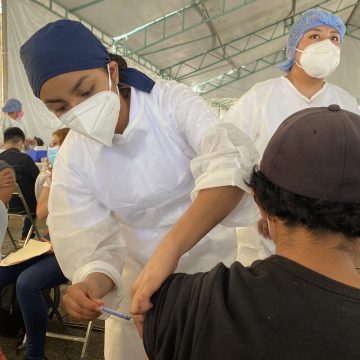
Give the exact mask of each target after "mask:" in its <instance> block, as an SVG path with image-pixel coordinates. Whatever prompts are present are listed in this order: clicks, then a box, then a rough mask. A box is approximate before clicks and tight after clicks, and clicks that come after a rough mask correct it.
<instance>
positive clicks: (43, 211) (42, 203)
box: [36, 187, 50, 219]
mask: <svg viewBox="0 0 360 360" xmlns="http://www.w3.org/2000/svg"><path fill="white" fill-rule="evenodd" d="M49 193H50V188H49V187H44V188H43V190H42V192H41V194H40V197H39V200H38V202H37V206H36V216H37V217H38V218H39V219H45V218H46V217H47V216H48V214H49V210H48V201H49Z"/></svg>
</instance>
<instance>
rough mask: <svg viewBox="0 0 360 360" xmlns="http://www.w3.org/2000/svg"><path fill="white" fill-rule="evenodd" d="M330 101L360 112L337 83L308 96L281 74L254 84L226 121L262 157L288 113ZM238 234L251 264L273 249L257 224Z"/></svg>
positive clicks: (245, 260) (241, 249)
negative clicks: (243, 135) (242, 134)
mask: <svg viewBox="0 0 360 360" xmlns="http://www.w3.org/2000/svg"><path fill="white" fill-rule="evenodd" d="M331 104H338V105H339V106H340V107H341V108H343V109H345V110H349V111H352V112H354V113H357V114H358V113H359V107H358V104H357V102H356V100H355V98H353V97H352V96H351V95H350V94H349V93H347V92H346V91H345V90H343V89H342V88H340V87H338V86H336V85H333V84H329V83H325V84H324V86H323V87H322V88H321V89H320V90H319V91H318V92H317V93H316V94H314V95H313V96H312V98H311V99H308V98H307V97H305V96H304V95H302V94H301V93H300V92H299V91H298V90H297V89H296V88H295V86H294V85H293V84H292V83H291V81H290V80H288V79H287V78H286V77H285V76H282V77H278V78H275V79H271V80H267V81H264V82H261V83H258V84H256V85H255V86H253V87H252V88H251V89H250V90H249V91H247V92H246V93H245V94H244V95H243V96H242V97H241V98H240V99H239V100H238V101H237V102H236V103H235V104H234V105H233V106H232V107H231V109H230V110H229V111H228V112H227V113H226V115H225V117H224V121H226V122H230V123H232V124H234V125H236V126H237V127H238V128H239V129H240V130H241V131H242V132H244V133H245V134H247V135H249V136H250V138H251V140H252V141H253V142H254V143H255V146H256V148H257V150H258V152H259V154H260V157H262V155H263V153H264V150H265V148H266V146H267V144H268V142H269V141H270V139H271V137H272V135H273V134H274V133H275V131H276V129H277V128H278V127H279V125H280V124H281V123H282V122H283V121H284V120H285V119H286V118H287V117H289V116H290V115H291V114H293V113H295V112H297V111H300V110H303V109H306V108H309V107H320V106H329V105H331ZM258 219H260V214H259V218H258ZM237 234H238V256H237V259H238V260H239V261H240V262H241V263H242V264H243V265H250V264H251V263H252V262H253V261H255V260H257V259H262V258H265V257H267V256H269V255H271V254H273V253H274V250H275V247H274V244H273V243H272V241H271V240H267V239H264V238H262V237H261V236H260V235H259V233H258V231H257V228H256V225H254V226H252V227H246V228H240V229H237Z"/></svg>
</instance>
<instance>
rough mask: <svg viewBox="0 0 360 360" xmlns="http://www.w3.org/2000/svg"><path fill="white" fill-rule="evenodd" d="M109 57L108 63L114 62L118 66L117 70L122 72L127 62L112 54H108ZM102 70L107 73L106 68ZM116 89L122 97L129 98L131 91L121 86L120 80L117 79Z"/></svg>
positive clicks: (127, 87)
mask: <svg viewBox="0 0 360 360" xmlns="http://www.w3.org/2000/svg"><path fill="white" fill-rule="evenodd" d="M109 56H110V61H115V62H116V63H117V64H118V68H119V70H124V69H126V68H127V62H126V60H125V59H124V58H123V57H122V56H120V55H117V54H112V53H109ZM104 69H105V70H106V72H107V71H108V70H107V66H105V67H104ZM118 89H119V92H120V94H121V96H122V97H124V98H128V97H129V96H130V92H131V89H130V87H129V86H127V85H124V84H121V78H120V79H119V83H118Z"/></svg>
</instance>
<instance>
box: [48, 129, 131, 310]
mask: <svg viewBox="0 0 360 360" xmlns="http://www.w3.org/2000/svg"><path fill="white" fill-rule="evenodd" d="M68 136H69V135H68ZM63 146H64V145H63ZM61 150H63V149H61ZM78 165H79V164H78ZM48 226H49V233H50V236H51V240H52V243H53V247H54V252H55V255H56V258H57V260H58V262H59V265H60V267H61V269H62V271H63V273H64V275H65V276H66V277H67V278H68V279H70V280H71V281H72V282H73V283H77V282H80V281H82V280H83V279H84V278H85V277H86V276H87V275H88V274H90V273H94V272H100V273H103V274H106V275H107V276H109V277H110V278H111V279H112V280H113V282H114V283H115V288H114V290H113V291H112V292H111V293H110V294H108V295H107V296H106V297H105V298H104V301H105V303H107V304H109V305H108V306H114V307H115V306H117V305H118V303H119V302H120V301H121V298H122V285H121V271H122V268H123V264H124V261H125V258H126V255H127V253H126V243H125V241H124V240H123V238H122V236H121V229H120V225H119V223H118V221H117V219H116V218H115V216H114V215H113V213H112V212H111V211H110V210H109V209H107V208H106V207H105V206H104V205H103V204H102V203H101V202H100V201H99V200H97V199H96V198H95V196H94V191H93V190H92V189H91V186H90V184H89V179H88V178H87V174H86V172H85V171H84V170H83V167H82V166H77V167H75V166H73V164H72V163H71V157H69V156H62V152H61V151H60V152H59V154H58V156H57V158H56V163H55V169H54V172H53V179H52V184H51V187H50V196H49V216H48Z"/></svg>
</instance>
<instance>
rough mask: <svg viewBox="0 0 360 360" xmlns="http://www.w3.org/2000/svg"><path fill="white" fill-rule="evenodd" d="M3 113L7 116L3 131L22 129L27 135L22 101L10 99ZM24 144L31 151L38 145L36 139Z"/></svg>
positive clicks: (26, 140) (27, 140)
mask: <svg viewBox="0 0 360 360" xmlns="http://www.w3.org/2000/svg"><path fill="white" fill-rule="evenodd" d="M2 111H3V112H4V113H5V114H6V117H5V119H4V123H3V131H5V130H6V129H8V128H11V127H17V128H19V129H21V130H22V131H23V132H24V134H25V133H26V131H25V126H24V120H23V117H24V111H23V109H22V104H21V102H20V100H18V99H14V98H13V99H9V100H8V101H7V102H6V103H5V105H4V106H3V108H2ZM24 144H25V147H26V148H29V149H32V148H34V147H35V146H36V145H37V143H36V139H35V138H34V139H25V142H24Z"/></svg>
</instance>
